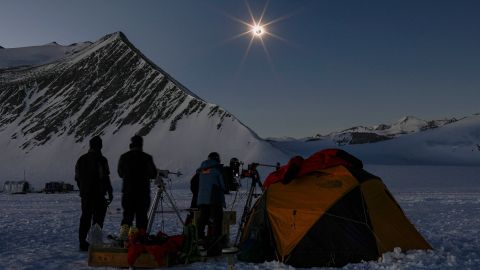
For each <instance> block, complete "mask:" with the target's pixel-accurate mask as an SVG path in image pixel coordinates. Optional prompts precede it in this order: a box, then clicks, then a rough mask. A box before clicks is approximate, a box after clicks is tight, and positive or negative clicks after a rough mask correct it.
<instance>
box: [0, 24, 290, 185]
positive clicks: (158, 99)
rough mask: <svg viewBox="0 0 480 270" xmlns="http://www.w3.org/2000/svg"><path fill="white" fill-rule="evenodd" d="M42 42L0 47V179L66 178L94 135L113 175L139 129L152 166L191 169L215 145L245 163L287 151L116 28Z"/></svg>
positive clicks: (279, 156)
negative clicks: (85, 37) (40, 54)
mask: <svg viewBox="0 0 480 270" xmlns="http://www.w3.org/2000/svg"><path fill="white" fill-rule="evenodd" d="M40 47H41V48H39V47H30V48H20V49H18V50H16V49H2V50H1V52H4V53H3V54H0V63H2V64H3V65H4V66H8V65H7V64H4V63H14V64H15V65H16V66H13V67H12V64H10V67H11V68H8V69H4V70H1V72H0V148H1V149H2V155H1V157H0V181H7V180H18V179H21V178H23V175H24V172H25V173H26V175H27V179H28V180H30V181H33V182H39V183H43V182H46V181H52V180H57V181H58V180H64V181H69V182H71V181H72V179H73V167H74V163H75V161H76V159H77V158H78V157H79V156H80V155H81V154H82V153H84V152H86V151H87V149H88V140H89V139H90V138H91V137H92V136H93V135H97V134H100V135H102V138H103V140H104V154H105V156H106V157H107V158H108V159H109V161H110V167H111V170H112V178H113V179H114V180H117V179H118V177H117V174H116V163H117V160H118V157H119V156H120V154H121V153H122V152H124V151H127V150H128V145H129V138H130V137H131V136H133V135H134V134H136V133H138V134H140V135H143V136H145V138H144V139H145V151H146V152H148V153H151V154H152V155H153V156H154V160H155V162H156V164H157V167H159V168H167V169H171V170H176V169H181V170H182V171H183V172H185V173H187V174H189V173H191V172H192V171H193V170H194V169H195V168H196V167H197V166H198V165H199V163H200V162H201V161H202V160H203V159H205V158H206V156H207V154H208V153H209V152H211V151H218V152H219V153H220V154H221V156H222V158H223V161H225V162H228V160H229V159H230V158H231V157H234V156H235V157H238V158H239V159H240V160H243V161H245V162H253V161H258V162H272V161H277V160H278V159H285V158H286V157H285V155H284V154H283V153H282V152H281V151H280V150H278V149H276V148H275V147H273V146H272V145H271V144H270V143H268V142H266V141H264V140H262V139H261V138H259V137H258V136H257V135H256V134H255V133H254V132H253V131H252V130H251V129H249V128H248V127H246V126H245V125H243V124H242V123H241V122H240V121H239V120H238V119H236V118H235V117H234V116H233V115H232V114H230V113H229V112H228V111H226V110H225V109H223V108H221V107H220V106H217V105H215V104H211V103H207V102H206V101H204V100H202V99H201V98H199V97H198V96H197V95H195V94H194V93H193V92H191V91H189V90H188V89H187V88H186V87H185V86H183V85H182V84H180V83H179V82H177V81H176V80H175V79H173V78H172V77H171V76H170V75H169V74H168V73H166V72H165V71H164V70H162V69H161V68H159V67H158V66H156V65H155V64H154V63H152V62H151V61H150V60H149V59H147V58H146V57H145V56H144V55H143V54H142V53H141V52H140V51H139V50H138V49H136V48H135V47H134V46H133V45H132V44H131V43H130V42H129V41H128V39H127V38H126V37H125V35H124V34H123V33H121V32H116V33H113V34H109V35H107V36H104V37H102V38H101V39H100V40H98V41H96V42H95V43H82V44H81V45H80V46H74V47H75V49H72V48H71V46H67V47H68V48H70V49H65V47H64V46H61V45H56V44H51V45H47V46H40ZM50 47H53V48H54V50H53V51H56V52H54V53H52V54H50V52H49V53H46V55H49V56H48V57H46V59H47V58H48V59H49V60H48V62H49V63H48V64H43V65H38V64H42V63H44V62H45V61H44V60H42V61H36V59H33V60H32V61H30V62H29V61H23V60H22V61H17V62H15V61H10V60H9V59H29V52H32V51H35V50H36V51H38V50H40V51H45V50H47V49H49V48H50ZM5 51H6V52H5ZM58 51H61V52H63V54H60V53H58ZM22 52H28V53H27V55H26V56H21V57H20V55H22ZM9 61H10V62H9ZM26 64H28V65H29V66H25V65H26ZM19 65H21V66H20V67H19ZM272 159H273V160H272ZM280 161H281V160H280ZM186 177H190V176H189V175H187V176H186Z"/></svg>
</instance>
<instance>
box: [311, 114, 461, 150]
mask: <svg viewBox="0 0 480 270" xmlns="http://www.w3.org/2000/svg"><path fill="white" fill-rule="evenodd" d="M457 121H458V119H456V118H450V119H443V120H430V121H426V120H422V119H419V118H417V117H415V116H406V117H403V118H402V119H400V120H398V121H397V122H396V123H394V124H392V125H386V124H380V125H376V126H372V127H364V126H357V127H352V128H349V129H345V130H342V131H339V132H332V133H330V134H327V135H324V136H323V135H320V134H317V135H315V136H313V137H311V138H307V140H309V141H314V140H332V141H334V142H336V143H337V144H338V145H346V144H363V143H374V142H379V141H384V140H390V139H393V138H397V137H399V136H402V135H405V134H411V133H415V132H420V131H425V130H429V129H434V128H439V127H442V126H444V125H446V124H450V123H454V122H457Z"/></svg>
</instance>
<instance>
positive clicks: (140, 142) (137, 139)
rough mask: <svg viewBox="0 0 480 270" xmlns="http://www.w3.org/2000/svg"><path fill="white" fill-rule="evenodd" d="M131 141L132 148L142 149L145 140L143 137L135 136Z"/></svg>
mask: <svg viewBox="0 0 480 270" xmlns="http://www.w3.org/2000/svg"><path fill="white" fill-rule="evenodd" d="M130 141H131V142H132V143H131V144H130V146H131V147H138V148H142V146H143V138H142V136H140V135H135V136H133V137H132V138H131V139H130Z"/></svg>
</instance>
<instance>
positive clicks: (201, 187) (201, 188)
mask: <svg viewBox="0 0 480 270" xmlns="http://www.w3.org/2000/svg"><path fill="white" fill-rule="evenodd" d="M197 172H198V174H199V183H198V195H197V196H198V197H197V206H198V208H199V210H200V215H199V217H198V220H197V230H198V231H197V234H198V238H199V239H200V241H201V242H204V243H205V244H206V245H207V246H210V247H209V248H208V250H207V251H211V252H208V253H218V251H219V252H220V253H221V249H220V250H218V248H216V247H219V239H220V237H221V235H222V219H223V208H225V207H226V205H225V195H224V192H225V184H224V182H223V177H222V165H221V164H220V155H219V154H218V153H217V152H212V153H210V154H209V155H208V159H207V160H205V161H203V162H202V164H201V165H200V168H199V169H198V170H197ZM209 220H210V225H209V226H211V228H209V231H210V232H211V235H210V239H209V240H210V241H208V240H207V239H205V227H206V225H207V224H208V223H209Z"/></svg>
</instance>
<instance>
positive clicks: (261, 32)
mask: <svg viewBox="0 0 480 270" xmlns="http://www.w3.org/2000/svg"><path fill="white" fill-rule="evenodd" d="M268 4H269V0H267V1H266V2H265V5H264V7H263V10H262V13H261V14H260V16H259V17H257V18H255V16H254V15H253V12H252V9H251V8H250V5H249V3H248V0H245V5H246V7H247V10H248V14H249V15H250V20H249V21H244V20H241V19H238V18H236V17H234V16H231V15H230V14H227V13H224V15H226V16H227V17H229V18H230V19H232V20H234V21H236V22H239V23H241V24H243V25H244V26H245V27H246V31H245V32H243V33H240V34H237V35H235V36H233V37H231V38H229V39H227V41H231V40H234V39H237V38H240V37H243V36H246V35H250V36H251V37H250V40H249V43H248V45H247V48H246V50H245V53H244V54H243V57H242V60H241V62H240V66H239V68H240V69H241V67H242V66H243V63H244V62H245V60H246V58H247V56H248V54H249V52H250V49H251V48H252V46H253V44H254V43H257V42H259V44H260V45H261V46H262V47H263V50H264V52H265V56H266V58H267V61H268V62H269V64H270V67H271V69H272V71H273V72H274V73H275V68H274V65H273V61H272V58H271V57H270V53H269V51H268V49H267V45H266V40H267V39H268V38H275V39H277V40H280V41H283V42H286V43H289V42H288V41H287V40H286V39H284V38H283V37H281V36H279V35H278V34H274V33H272V32H270V31H269V30H267V27H268V26H270V25H273V24H274V23H277V22H280V21H283V20H285V19H287V18H288V17H290V16H292V15H293V13H292V14H287V15H284V16H281V17H278V18H273V19H272V20H269V21H265V20H264V16H265V13H266V11H267V7H268ZM255 40H256V41H255ZM257 44H258V43H257Z"/></svg>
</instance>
